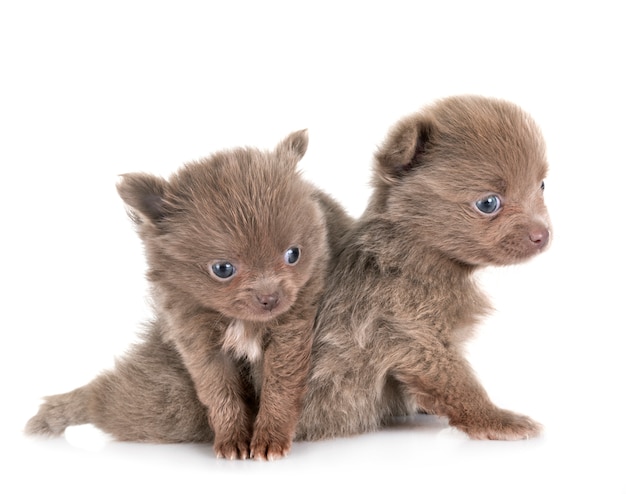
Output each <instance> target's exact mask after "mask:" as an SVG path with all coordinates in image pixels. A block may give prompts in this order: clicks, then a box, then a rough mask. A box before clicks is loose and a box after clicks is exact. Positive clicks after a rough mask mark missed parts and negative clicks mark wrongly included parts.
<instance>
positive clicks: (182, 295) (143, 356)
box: [26, 131, 349, 459]
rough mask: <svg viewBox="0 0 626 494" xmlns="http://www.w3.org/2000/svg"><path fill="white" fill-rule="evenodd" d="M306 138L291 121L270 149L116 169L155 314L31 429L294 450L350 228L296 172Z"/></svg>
mask: <svg viewBox="0 0 626 494" xmlns="http://www.w3.org/2000/svg"><path fill="white" fill-rule="evenodd" d="M307 145H308V137H307V134H306V131H300V132H295V133H293V134H291V135H290V136H288V137H287V138H286V139H285V140H284V141H283V142H281V143H280V144H279V145H278V146H277V148H276V149H275V151H274V152H261V151H259V150H255V149H235V150H232V151H229V152H222V153H218V154H215V155H213V156H212V157H210V158H207V159H204V160H201V161H199V162H194V163H190V164H188V165H186V166H184V167H183V168H182V169H181V170H180V171H178V173H176V174H174V175H173V176H172V177H171V178H170V179H169V180H165V179H162V178H158V177H155V176H152V175H148V174H140V173H133V174H128V175H124V176H123V177H122V180H121V182H120V183H119V184H118V192H119V194H120V196H121V197H122V199H123V200H124V202H125V203H126V204H127V205H128V207H129V208H130V214H131V216H132V218H133V219H134V221H135V223H136V225H137V230H138V233H139V236H140V237H141V239H142V241H143V243H144V246H145V252H146V256H147V263H148V267H149V270H148V279H149V281H150V282H151V286H152V292H153V299H154V305H155V312H156V314H155V319H154V321H153V322H152V324H151V325H150V326H149V328H148V330H147V331H146V333H145V334H144V336H143V339H142V341H141V342H140V343H139V344H138V345H136V346H135V347H134V348H133V349H132V350H131V351H130V352H129V353H128V354H127V355H126V357H125V358H123V359H121V360H119V361H118V362H117V364H116V367H115V368H114V369H113V370H111V371H108V372H105V373H103V374H102V375H100V376H99V377H97V378H96V379H94V380H93V381H92V382H90V383H89V384H87V385H85V386H83V387H81V388H78V389H76V390H74V391H72V392H70V393H67V394H63V395H57V396H52V397H48V398H47V399H46V400H45V402H44V403H43V404H42V406H41V407H40V410H39V412H38V414H37V415H36V416H35V417H33V418H32V419H31V420H30V421H29V423H28V424H27V427H26V431H27V432H28V433H31V434H51V435H56V434H60V433H62V432H63V431H64V430H65V428H66V427H67V426H69V425H73V424H81V423H93V424H95V425H96V426H98V427H100V428H101V429H103V430H104V431H106V432H108V433H110V434H112V435H113V436H114V437H115V438H118V439H121V440H136V441H156V442H172V441H180V440H181V439H183V436H184V440H191V441H213V442H214V449H215V452H216V454H217V456H218V457H225V458H230V459H235V458H247V457H249V456H251V457H254V458H257V459H274V458H279V457H282V456H284V455H285V454H286V453H287V452H288V451H289V449H290V446H291V442H292V439H293V436H294V431H295V427H296V422H297V418H298V414H299V411H300V409H301V404H302V397H303V393H304V389H305V383H306V378H307V374H308V371H309V364H310V353H311V340H312V329H313V323H314V319H315V315H316V310H317V304H318V300H319V297H320V294H321V292H322V289H323V286H324V280H325V277H326V271H327V266H328V263H329V248H335V247H333V246H334V245H335V243H337V242H338V238H339V236H340V232H341V231H343V230H344V229H347V228H348V226H349V218H348V217H347V215H346V214H345V213H344V212H343V210H342V209H341V208H340V207H339V206H338V205H337V204H336V203H335V202H334V201H333V200H332V199H330V198H329V197H328V196H326V195H324V194H323V193H321V192H319V191H318V190H316V189H314V188H313V187H312V186H311V185H310V184H308V183H306V182H305V181H304V180H302V179H301V178H300V177H299V175H298V173H297V171H296V164H297V163H298V161H299V160H300V159H301V158H302V156H303V155H304V153H305V151H306V148H307ZM328 229H330V230H331V232H330V233H329V234H327V230H328ZM329 246H330V247H329ZM186 403H192V406H189V407H188V406H186Z"/></svg>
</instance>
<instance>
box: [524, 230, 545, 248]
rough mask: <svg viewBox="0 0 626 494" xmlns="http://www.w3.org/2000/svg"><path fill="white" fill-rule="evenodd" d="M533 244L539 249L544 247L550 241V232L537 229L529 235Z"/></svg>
mask: <svg viewBox="0 0 626 494" xmlns="http://www.w3.org/2000/svg"><path fill="white" fill-rule="evenodd" d="M528 238H529V239H530V241H531V243H532V244H533V245H534V246H535V247H536V248H538V249H541V248H542V247H544V246H545V245H546V244H547V243H548V241H549V240H550V230H548V229H547V228H544V227H541V228H535V229H533V230H531V231H530V232H529V233H528Z"/></svg>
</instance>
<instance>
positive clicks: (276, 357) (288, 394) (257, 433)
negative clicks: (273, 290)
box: [250, 310, 315, 460]
mask: <svg viewBox="0 0 626 494" xmlns="http://www.w3.org/2000/svg"><path fill="white" fill-rule="evenodd" d="M310 312H311V317H309V318H304V319H300V320H298V319H295V318H294V319H293V320H290V321H286V322H285V323H284V324H283V325H281V326H280V327H278V328H272V336H271V341H270V343H269V345H268V347H267V348H266V350H265V359H264V362H263V385H262V390H261V400H260V405H259V412H258V414H257V417H256V421H255V425H254V435H253V437H252V443H251V447H250V450H251V454H252V456H253V458H255V459H260V460H274V459H278V458H281V457H283V456H285V455H286V454H287V453H288V452H289V450H290V449H291V443H292V440H293V437H294V434H295V429H296V424H297V422H298V418H299V415H300V411H301V408H302V400H303V396H304V391H305V386H306V379H307V376H308V371H309V362H310V356H311V335H312V332H313V328H312V326H313V317H314V315H315V312H314V311H313V310H311V311H310Z"/></svg>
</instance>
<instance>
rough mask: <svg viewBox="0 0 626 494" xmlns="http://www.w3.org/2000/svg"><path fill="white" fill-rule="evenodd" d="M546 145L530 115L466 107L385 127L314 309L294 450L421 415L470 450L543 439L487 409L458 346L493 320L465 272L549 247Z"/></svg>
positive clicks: (498, 106)
mask: <svg viewBox="0 0 626 494" xmlns="http://www.w3.org/2000/svg"><path fill="white" fill-rule="evenodd" d="M544 147H545V146H544V142H543V138H542V136H541V134H540V131H539V129H538V128H537V126H536V124H535V123H534V122H533V120H532V119H531V118H530V116H529V115H528V114H526V113H525V112H523V111H522V110H521V109H520V108H518V107H517V106H515V105H513V104H511V103H508V102H505V101H500V100H496V99H490V98H485V97H477V96H465V97H452V98H447V99H444V100H442V101H439V102H436V103H435V104H433V105H431V106H429V107H427V108H425V109H424V110H423V111H421V112H419V113H417V114H414V115H411V116H408V117H407V118H405V119H403V120H401V121H400V122H398V123H397V124H396V125H395V127H393V128H392V129H391V131H390V133H389V135H388V137H387V139H386V141H385V142H384V143H383V145H382V146H381V148H380V149H379V151H378V152H377V154H376V160H375V173H374V180H373V187H374V193H373V195H372V197H371V200H370V203H369V205H368V207H367V210H366V211H365V213H364V214H363V215H362V217H361V218H360V219H359V220H358V222H357V224H356V225H355V227H354V228H353V229H352V231H351V233H350V236H349V239H348V241H347V246H346V247H345V249H344V251H343V253H342V255H341V257H340V259H339V260H338V268H337V269H336V270H335V274H334V276H333V278H332V279H331V280H330V282H329V285H328V286H327V289H326V293H325V295H324V299H323V303H322V306H321V308H320V313H319V317H318V320H317V323H316V335H315V342H314V346H313V348H314V350H313V367H312V375H311V377H310V379H309V384H308V394H307V396H306V398H305V407H304V411H303V414H302V416H301V419H300V424H299V427H298V437H299V438H300V439H320V438H326V437H332V436H343V435H349V434H355V433H360V432H364V431H371V430H375V429H377V428H379V427H380V426H381V425H382V424H384V423H385V422H386V421H387V420H388V419H389V418H391V417H392V416H394V415H404V414H407V413H414V412H416V411H418V410H422V411H426V412H428V413H432V414H437V415H440V416H445V417H448V419H449V423H450V424H451V425H453V426H455V427H457V428H459V429H460V430H462V431H464V432H466V433H467V434H468V435H469V436H470V437H472V438H477V439H520V438H527V437H531V436H535V435H537V434H538V433H539V432H540V430H541V427H540V425H539V424H538V423H536V422H534V421H533V420H531V419H530V418H528V417H525V416H523V415H518V414H516V413H513V412H510V411H507V410H502V409H500V408H498V407H497V406H496V405H494V404H493V403H492V402H491V400H490V399H489V397H488V396H487V393H486V392H485V390H484V389H483V387H482V386H481V385H480V383H479V382H478V380H477V379H476V377H475V376H474V373H473V371H472V369H471V367H470V365H469V363H468V362H467V360H466V359H465V358H464V356H463V344H464V342H465V341H466V340H467V339H468V337H470V336H471V334H472V331H473V329H474V328H475V327H476V325H477V323H478V322H479V321H480V320H481V318H482V317H483V316H484V315H486V314H487V313H488V311H489V310H490V306H489V303H488V301H487V299H486V297H485V296H484V295H483V294H482V293H481V292H480V290H479V289H478V288H477V286H476V284H475V282H474V278H473V275H474V273H475V272H476V270H477V269H479V268H481V267H484V266H489V265H507V264H513V263H519V262H522V261H525V260H527V259H530V258H531V257H533V256H535V255H536V254H538V253H540V252H542V251H544V250H545V249H546V248H547V247H548V245H549V241H550V222H549V218H548V213H547V210H546V207H545V204H544V200H543V189H544V178H545V176H546V173H547V169H548V167H547V163H546V157H545V150H544Z"/></svg>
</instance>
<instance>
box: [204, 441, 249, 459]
mask: <svg viewBox="0 0 626 494" xmlns="http://www.w3.org/2000/svg"><path fill="white" fill-rule="evenodd" d="M213 449H214V450H215V454H216V456H217V457H218V458H226V459H227V460H246V459H248V458H250V446H249V442H248V441H246V440H226V439H223V440H220V441H218V440H216V441H215V444H214V445H213Z"/></svg>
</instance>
